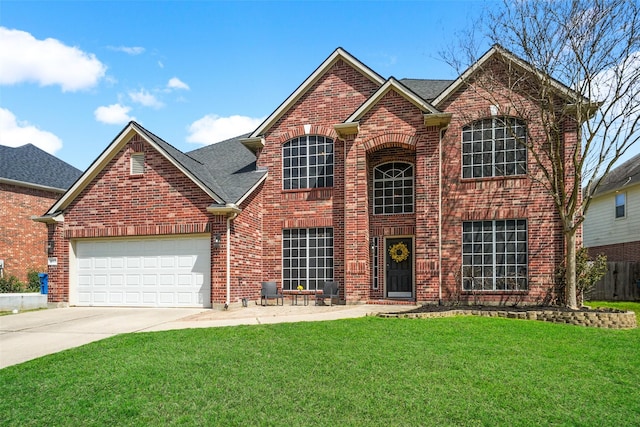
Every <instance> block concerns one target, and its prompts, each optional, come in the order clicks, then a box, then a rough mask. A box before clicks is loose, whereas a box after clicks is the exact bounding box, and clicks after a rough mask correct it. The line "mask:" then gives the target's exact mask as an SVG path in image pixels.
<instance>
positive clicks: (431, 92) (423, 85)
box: [400, 79, 455, 101]
mask: <svg viewBox="0 0 640 427" xmlns="http://www.w3.org/2000/svg"><path fill="white" fill-rule="evenodd" d="M454 81H455V80H428V79H401V80H400V83H402V84H403V85H405V86H406V87H408V88H409V89H411V90H412V91H413V92H415V93H416V95H419V96H420V97H422V98H424V100H425V101H433V100H434V99H435V98H436V97H437V96H438V95H440V94H441V93H442V92H443V91H444V90H445V89H446V88H447V87H449V85H451V84H452V83H453V82H454Z"/></svg>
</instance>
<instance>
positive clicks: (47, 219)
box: [31, 212, 64, 224]
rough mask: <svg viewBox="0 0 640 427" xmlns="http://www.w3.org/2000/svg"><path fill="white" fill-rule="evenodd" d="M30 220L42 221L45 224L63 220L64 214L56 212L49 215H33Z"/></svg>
mask: <svg viewBox="0 0 640 427" xmlns="http://www.w3.org/2000/svg"><path fill="white" fill-rule="evenodd" d="M31 221H35V222H42V223H45V224H55V223H57V222H64V215H63V214H62V212H56V213H54V214H51V215H43V216H35V215H33V216H32V217H31Z"/></svg>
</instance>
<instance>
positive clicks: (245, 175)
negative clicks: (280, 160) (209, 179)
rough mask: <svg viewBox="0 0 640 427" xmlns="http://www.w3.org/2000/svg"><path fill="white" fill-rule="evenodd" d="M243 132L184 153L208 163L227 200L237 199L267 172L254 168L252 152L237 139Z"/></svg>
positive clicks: (244, 136) (210, 171)
mask: <svg viewBox="0 0 640 427" xmlns="http://www.w3.org/2000/svg"><path fill="white" fill-rule="evenodd" d="M247 136H249V134H248V133H247V134H244V135H239V136H237V137H235V138H231V139H227V140H225V141H221V142H217V143H215V144H211V145H207V146H206V147H202V148H199V149H197V150H193V151H190V152H188V153H187V154H188V155H189V156H191V157H193V158H195V159H198V160H199V161H200V162H202V163H203V164H204V165H206V166H207V167H208V169H209V173H211V175H212V176H213V179H214V180H215V181H216V182H217V183H218V184H219V185H220V186H221V187H222V188H223V189H224V194H225V195H224V196H223V197H224V199H225V200H226V201H227V202H230V203H235V202H237V201H238V200H240V199H241V198H242V196H244V195H245V194H246V193H247V191H249V190H250V189H251V188H252V187H253V186H254V185H255V184H257V183H258V181H260V179H261V178H262V177H263V176H264V175H265V174H266V173H267V171H266V170H265V169H257V168H256V156H255V155H254V154H253V153H252V152H251V151H250V150H249V149H248V148H247V147H245V146H244V145H243V144H242V142H241V141H240V140H241V139H242V138H246V137H247Z"/></svg>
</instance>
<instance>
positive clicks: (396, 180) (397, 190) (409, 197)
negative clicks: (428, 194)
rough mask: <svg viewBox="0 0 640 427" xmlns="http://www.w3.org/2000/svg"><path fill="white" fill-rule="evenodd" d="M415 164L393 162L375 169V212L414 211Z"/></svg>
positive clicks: (399, 212) (395, 212)
mask: <svg viewBox="0 0 640 427" xmlns="http://www.w3.org/2000/svg"><path fill="white" fill-rule="evenodd" d="M413 176H414V174H413V165H412V164H410V163H401V162H391V163H385V164H382V165H379V166H376V167H375V168H374V169H373V213H374V214H403V213H413Z"/></svg>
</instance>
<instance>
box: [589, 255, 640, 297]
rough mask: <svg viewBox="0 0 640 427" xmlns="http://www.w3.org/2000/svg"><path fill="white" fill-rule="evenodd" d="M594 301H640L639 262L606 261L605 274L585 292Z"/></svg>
mask: <svg viewBox="0 0 640 427" xmlns="http://www.w3.org/2000/svg"><path fill="white" fill-rule="evenodd" d="M586 299H587V300H594V301H640V262H607V274H605V275H604V277H603V278H602V279H600V281H598V283H596V285H595V287H594V288H593V289H592V290H591V292H589V293H588V294H587V298H586Z"/></svg>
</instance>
